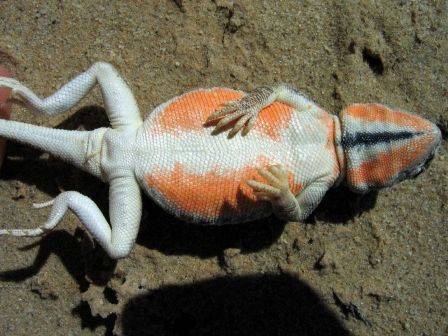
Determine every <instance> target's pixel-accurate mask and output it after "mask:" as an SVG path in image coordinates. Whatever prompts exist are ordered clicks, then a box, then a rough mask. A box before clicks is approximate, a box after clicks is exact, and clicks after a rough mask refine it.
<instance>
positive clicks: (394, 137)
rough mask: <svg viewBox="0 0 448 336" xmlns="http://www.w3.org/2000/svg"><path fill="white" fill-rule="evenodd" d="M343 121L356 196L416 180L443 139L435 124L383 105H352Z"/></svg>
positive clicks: (348, 175) (343, 114) (349, 172)
mask: <svg viewBox="0 0 448 336" xmlns="http://www.w3.org/2000/svg"><path fill="white" fill-rule="evenodd" d="M339 118H340V120H341V130H342V137H341V145H342V148H343V151H344V156H345V166H346V167H345V169H346V183H347V185H348V186H349V187H350V188H351V189H352V190H353V191H356V192H367V191H369V190H371V189H377V188H382V187H388V186H391V185H393V184H395V183H398V182H400V181H402V180H404V179H408V178H413V177H416V176H417V175H419V174H420V173H422V172H423V171H424V170H425V169H426V168H427V166H428V165H429V162H430V161H431V159H432V158H433V156H434V153H435V151H436V149H437V148H438V146H439V144H440V142H441V139H442V136H441V132H440V130H439V128H438V127H437V126H436V125H435V124H433V123H432V122H430V121H428V120H426V119H423V118H421V117H419V116H417V115H415V114H411V113H407V112H402V111H397V110H393V109H391V108H389V107H387V106H384V105H380V104H355V105H350V106H349V107H347V108H346V109H345V110H343V111H342V112H341V113H340V115H339Z"/></svg>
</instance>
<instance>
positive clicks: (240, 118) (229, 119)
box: [205, 87, 273, 138]
mask: <svg viewBox="0 0 448 336" xmlns="http://www.w3.org/2000/svg"><path fill="white" fill-rule="evenodd" d="M272 97H273V91H272V89H270V88H267V87H260V88H258V89H256V90H254V91H252V92H250V93H249V94H247V95H246V96H245V97H243V98H241V99H239V100H235V101H231V102H229V103H227V104H225V105H223V106H222V107H221V108H220V109H219V110H217V111H215V112H213V113H212V114H211V115H210V116H209V117H208V118H207V120H206V122H205V123H206V124H208V123H211V122H215V121H218V120H219V121H218V122H217V124H216V125H215V129H214V132H220V131H222V130H223V129H225V128H227V127H229V128H231V130H230V131H229V134H228V136H229V138H231V137H233V136H235V135H236V134H237V133H238V132H239V131H241V134H242V135H246V134H247V133H248V132H249V131H250V130H251V129H252V128H253V127H254V126H255V123H256V121H257V117H258V114H259V113H260V111H261V110H262V109H263V108H264V107H266V106H268V105H269V104H271V103H272V101H273V99H272ZM232 123H233V124H232Z"/></svg>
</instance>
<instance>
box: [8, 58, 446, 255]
mask: <svg viewBox="0 0 448 336" xmlns="http://www.w3.org/2000/svg"><path fill="white" fill-rule="evenodd" d="M95 84H99V86H100V88H101V91H102V94H103V99H104V102H105V110H106V113H107V115H108V118H109V121H110V123H111V128H100V129H96V130H94V131H67V130H56V129H50V128H44V127H39V126H33V125H29V124H24V123H20V122H15V121H7V120H0V136H2V137H6V138H9V139H13V140H16V141H19V142H22V143H26V144H29V145H32V146H34V147H36V148H39V149H41V150H43V151H46V152H49V153H51V154H53V155H55V156H57V157H60V158H61V159H63V160H64V161H67V162H69V163H71V164H73V165H75V166H76V167H79V168H80V169H82V170H84V171H86V172H89V173H90V174H92V175H94V176H96V177H97V178H99V179H101V180H102V181H104V182H106V183H109V184H110V191H109V202H110V204H109V211H110V213H109V215H110V222H111V223H110V225H109V223H108V222H107V220H106V219H105V218H104V216H103V214H102V213H101V211H100V210H99V208H98V207H97V206H96V204H95V203H94V202H93V201H92V200H91V199H90V198H88V197H86V196H84V195H82V194H80V193H78V192H76V191H67V192H63V193H61V194H60V195H58V196H57V197H56V198H55V199H54V200H52V201H49V202H46V203H42V204H37V205H35V206H36V207H37V208H41V207H45V206H52V211H51V214H50V217H49V219H48V221H47V222H46V223H45V224H44V225H43V226H41V227H39V228H37V229H15V230H4V229H0V235H7V234H9V235H14V236H38V235H41V234H44V233H45V232H47V231H49V230H51V229H53V228H54V227H55V226H56V225H57V224H58V223H59V221H60V220H61V218H62V217H63V216H64V214H65V212H66V211H67V210H68V209H71V210H72V211H73V212H74V213H75V214H76V215H77V216H78V218H79V219H80V221H81V222H82V223H83V224H84V225H85V227H86V228H87V230H88V231H89V232H90V233H91V234H92V236H93V237H94V238H95V239H96V240H97V241H98V243H99V244H100V245H101V246H102V247H103V248H104V250H105V251H106V252H107V253H108V254H109V256H110V257H112V258H122V257H125V256H126V255H128V254H129V252H130V250H131V248H132V246H133V244H134V242H135V239H136V236H137V233H138V228H139V224H140V219H141V212H142V201H141V193H140V187H141V188H143V190H144V191H145V192H146V193H147V194H148V195H149V196H150V197H152V198H153V199H154V200H156V201H157V202H158V203H159V204H160V205H161V206H162V207H164V208H165V209H166V210H167V211H170V212H172V213H174V214H176V215H179V216H180V217H182V215H185V213H182V210H179V209H174V208H173V206H172V202H171V201H172V200H170V199H168V198H167V197H166V196H164V195H162V196H160V194H159V191H160V190H157V188H155V187H154V188H153V186H151V185H149V184H148V182H147V179H148V174H152V173H154V172H157V171H158V170H157V169H160V167H165V166H167V167H171V168H172V167H173V166H174V165H175V164H176V163H179V161H176V160H181V161H180V163H182V164H184V163H185V164H188V165H190V167H193V168H194V169H196V171H199V172H207V169H209V168H210V167H208V166H207V165H211V167H214V166H215V165H216V164H217V163H219V162H221V163H222V161H224V163H225V164H227V163H229V161H231V162H230V163H231V164H233V165H234V166H232V167H233V168H235V167H236V168H237V169H239V168H238V167H243V166H244V165H245V164H246V165H247V164H248V163H249V164H252V163H253V162H256V161H254V160H252V159H253V158H249V157H250V156H251V155H255V154H257V153H255V154H254V153H253V152H254V150H253V149H251V148H255V150H259V152H258V154H262V155H265V156H266V155H267V156H269V155H271V156H270V157H271V158H272V159H273V160H272V162H271V163H272V165H271V166H267V167H265V168H259V170H258V173H259V175H260V176H261V177H263V178H264V180H265V183H263V182H260V181H255V180H248V181H246V183H247V184H248V185H249V186H250V187H251V188H252V189H253V191H254V192H255V195H256V197H257V198H258V200H260V201H268V202H270V204H271V205H272V208H271V209H270V211H271V212H274V213H275V214H276V215H277V216H278V217H280V218H282V219H285V220H290V221H299V220H303V219H304V218H306V217H307V216H308V215H309V214H310V213H311V212H312V211H313V210H314V209H315V207H316V206H317V205H318V204H319V202H320V201H321V199H322V198H323V196H324V195H325V193H326V191H327V190H328V189H329V188H330V187H331V186H333V185H335V184H337V183H338V182H339V181H340V180H341V179H342V177H343V176H344V173H345V172H344V171H343V161H344V158H343V154H342V152H341V151H342V149H341V148H340V147H341V146H340V144H341V133H340V131H341V129H340V123H339V119H338V118H337V117H335V116H329V115H328V114H327V113H326V112H325V111H323V110H322V109H320V108H319V107H318V106H317V105H315V104H314V103H313V102H311V101H310V100H308V99H307V98H306V97H304V96H303V95H302V94H300V93H299V92H297V91H296V90H294V89H293V88H291V87H290V86H288V85H283V84H282V85H278V86H274V87H262V88H259V89H256V90H255V91H253V92H252V93H250V94H248V95H247V96H245V97H244V98H242V99H240V100H238V101H235V102H231V103H229V104H227V105H226V106H224V107H223V108H222V109H221V110H218V111H216V112H215V113H213V114H212V115H210V117H209V119H208V120H207V121H212V120H215V119H218V120H220V121H219V122H218V124H217V125H216V129H215V131H219V130H220V129H221V128H224V127H225V126H228V125H229V124H230V123H231V122H235V124H234V126H233V128H232V129H231V130H230V132H229V134H228V135H229V137H234V136H235V135H236V134H237V133H238V132H239V131H241V132H242V133H243V134H247V133H248V132H249V131H250V130H251V129H253V128H254V126H255V125H256V120H257V118H258V114H259V112H260V111H261V110H262V109H264V108H265V107H267V106H269V105H270V104H272V103H273V102H274V101H278V102H283V103H285V104H287V105H289V106H292V107H293V108H294V111H297V113H295V114H294V116H293V117H292V118H293V121H292V122H291V123H292V124H291V126H290V127H289V128H288V129H285V132H286V133H285V134H282V137H281V139H280V140H279V141H277V142H275V141H271V140H269V139H266V137H263V136H260V134H257V132H255V131H251V134H250V135H249V136H247V137H244V138H242V137H241V138H235V139H227V137H224V135H222V134H217V135H216V136H211V135H212V134H214V133H215V132H211V133H207V136H206V137H205V138H204V136H203V135H201V133H197V132H196V133H195V132H192V133H188V132H184V133H182V134H180V135H179V134H177V135H178V136H180V138H182V137H184V138H185V139H187V140H186V142H182V141H183V140H179V137H178V138H176V137H173V136H171V135H165V134H153V133H151V130H152V128H151V127H152V126H154V124H156V123H154V121H155V118H157V116H158V113H159V114H160V113H163V109H162V108H163V106H164V104H162V105H161V106H160V107H159V108H157V109H156V110H155V111H154V112H153V113H152V114H150V115H149V117H148V118H147V120H146V122H145V123H144V122H143V120H142V118H141V116H140V112H139V109H138V107H137V103H136V101H135V99H134V96H133V95H132V92H131V91H130V89H129V87H128V86H127V85H126V83H125V82H124V81H123V80H122V78H121V77H120V76H119V74H118V72H117V71H116V70H115V69H114V68H113V67H112V66H111V65H110V64H107V63H102V62H100V63H95V64H94V65H93V66H92V67H91V68H90V69H88V70H87V71H86V72H84V73H82V74H80V75H79V76H77V77H76V78H74V79H73V80H71V81H70V82H69V83H67V84H66V85H64V86H63V87H62V88H61V89H59V90H58V91H57V92H56V93H54V94H53V95H51V96H50V97H48V98H45V99H40V98H39V97H37V96H36V95H35V94H34V93H33V92H32V91H31V90H29V89H28V88H26V87H25V86H23V85H22V84H21V83H19V82H18V81H16V80H14V79H11V78H6V77H0V87H7V88H10V89H12V101H13V102H16V103H19V104H21V105H24V106H26V107H27V108H28V109H30V110H34V111H36V112H38V113H42V114H45V115H48V116H51V115H55V114H58V113H62V112H64V111H66V110H68V109H70V108H71V107H73V106H74V105H75V104H77V103H78V102H79V101H80V100H81V99H82V98H83V97H84V96H85V95H86V94H87V93H88V92H89V91H90V90H91V89H92V87H93V86H94V85H95ZM322 118H323V119H324V120H326V121H325V122H326V123H327V124H325V123H324V125H323V124H322ZM204 121H205V120H204ZM325 125H326V126H325ZM155 130H156V131H158V130H159V129H155ZM201 130H203V129H201ZM156 133H157V132H156ZM252 135H253V136H252ZM329 137H333V138H332V139H329ZM439 137H440V134H439ZM204 141H205V142H204ZM204 144H205V145H204ZM185 145H192V147H194V148H198V147H200V146H206V147H205V148H203V150H204V153H206V154H204V156H203V157H202V158H203V160H194V159H193V160H192V159H191V157H192V156H189V152H188V150H187V151H185V148H184V146H185ZM328 145H330V146H328ZM351 145H352V147H351V148H352V149H351V150H353V143H351ZM355 145H356V144H355ZM245 146H246V148H245ZM251 146H252V147H251ZM269 146H271V147H269ZM178 147H179V148H180V149H181V151H182V153H181V154H179V155H178V156H176V155H177V154H178V153H177V152H176V150H177V148H178ZM268 147H269V148H271V149H274V150H275V151H277V152H275V153H271V152H272V151H269V150H268V149H266V148H268ZM328 147H329V148H328ZM238 150H240V151H243V152H240V153H239V152H238ZM263 151H264V152H263ZM235 153H239V154H241V153H243V154H241V155H235ZM244 153H245V154H244ZM291 154H293V155H292V156H293V157H292V158H291V157H290V156H291ZM210 155H216V157H210ZM316 158H317V159H316ZM182 160H183V161H182ZM220 160H221V161H220ZM226 160H227V161H226ZM250 160H252V161H250ZM283 160H284V161H285V162H283ZM192 161H194V162H192ZM225 164H224V165H223V166H222V167H221V168H226V169H228V167H227V166H225ZM284 164H286V165H287V166H289V167H292V168H293V169H294V170H295V171H294V172H293V173H295V175H296V176H298V182H299V183H300V184H301V185H303V189H301V190H300V192H299V194H298V195H294V194H293V193H292V191H291V190H290V185H289V183H288V171H287V170H286V169H285V165H284ZM171 182H172V181H171ZM182 182H191V181H182ZM296 182H297V181H296ZM186 184H187V187H186V188H188V183H186ZM182 187H183V186H182V185H179V186H178V188H179V189H176V190H177V191H178V192H182ZM206 205H207V204H206ZM184 212H185V211H184ZM187 215H188V214H187ZM240 215H241V214H240ZM264 215H266V213H263V216H264ZM242 216H244V214H242ZM247 216H248V217H247V218H245V217H241V218H237V220H238V221H246V220H253V219H256V218H257V217H256V216H259V217H258V218H260V217H262V215H260V214H258V213H256V216H255V215H254V214H250V213H249V214H248V215H247ZM218 219H219V218H218ZM215 224H219V222H218V221H216V222H215Z"/></svg>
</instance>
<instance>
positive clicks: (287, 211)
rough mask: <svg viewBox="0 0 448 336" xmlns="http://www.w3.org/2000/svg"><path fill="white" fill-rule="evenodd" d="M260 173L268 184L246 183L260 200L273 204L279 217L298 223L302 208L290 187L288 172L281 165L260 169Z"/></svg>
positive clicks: (252, 181) (274, 210)
mask: <svg viewBox="0 0 448 336" xmlns="http://www.w3.org/2000/svg"><path fill="white" fill-rule="evenodd" d="M258 173H259V174H260V175H261V176H262V177H263V178H264V179H265V180H266V181H267V183H262V182H258V181H255V180H248V181H246V183H247V184H248V185H249V186H250V187H251V188H252V189H253V190H254V193H255V196H256V197H257V199H258V200H261V201H268V202H271V205H272V209H273V212H274V213H275V214H276V215H277V217H279V218H281V219H285V220H287V221H296V219H297V218H298V214H299V213H300V207H299V204H298V202H297V199H296V197H295V196H294V194H293V193H292V191H291V189H290V187H289V181H288V171H287V170H286V169H285V168H284V167H283V166H281V165H275V166H269V167H268V168H266V169H265V168H260V169H258Z"/></svg>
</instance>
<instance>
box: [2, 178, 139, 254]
mask: <svg viewBox="0 0 448 336" xmlns="http://www.w3.org/2000/svg"><path fill="white" fill-rule="evenodd" d="M35 206H36V207H37V208H42V207H46V206H52V210H51V213H50V216H49V218H48V220H47V222H46V223H45V224H44V225H42V226H41V227H39V228H36V229H9V230H8V229H7V230H5V229H2V230H0V235H13V236H25V237H35V236H40V235H43V234H45V233H46V232H48V231H51V230H52V229H54V228H55V227H56V225H57V224H58V223H59V222H60V221H61V219H62V217H63V216H64V214H65V213H66V212H67V210H68V209H70V210H72V211H73V212H74V213H75V214H76V216H77V217H78V218H79V220H80V221H81V222H82V223H83V224H84V225H85V227H86V229H87V231H89V233H90V234H91V235H92V236H93V237H94V238H95V240H96V241H97V242H98V243H99V244H100V245H101V247H102V248H103V249H104V250H105V251H106V253H107V254H108V255H109V256H110V257H111V258H113V259H118V258H123V257H125V256H127V255H128V254H129V252H130V251H131V249H132V246H133V245H134V242H135V239H136V237H137V233H138V228H139V225H140V218H141V212H142V203H141V195H140V189H139V187H138V185H137V182H136V181H135V179H134V178H133V177H131V176H128V177H119V178H116V179H113V180H112V181H111V186H110V194H109V215H110V221H111V226H112V227H111V226H109V223H108V222H107V220H106V218H104V215H103V214H102V212H101V210H100V209H99V208H98V207H97V205H96V204H95V203H94V202H93V201H92V200H91V199H90V198H88V197H86V196H84V195H82V194H80V193H78V192H76V191H67V192H63V193H61V194H59V195H58V196H57V197H56V198H55V199H54V200H52V201H49V202H46V203H42V204H37V205H35Z"/></svg>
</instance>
